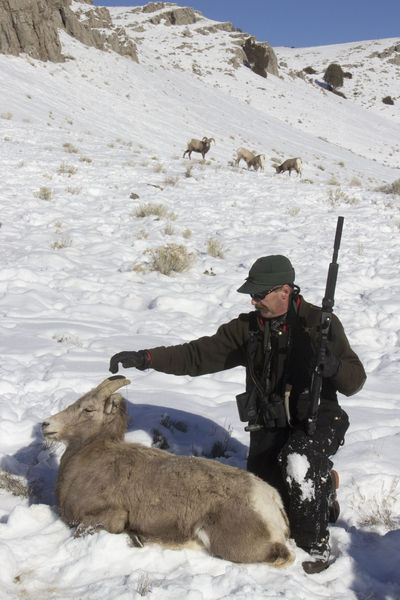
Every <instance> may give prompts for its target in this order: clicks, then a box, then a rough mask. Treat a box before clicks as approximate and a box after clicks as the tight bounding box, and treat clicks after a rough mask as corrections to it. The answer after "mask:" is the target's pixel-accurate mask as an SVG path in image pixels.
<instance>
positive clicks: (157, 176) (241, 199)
mask: <svg viewBox="0 0 400 600" xmlns="http://www.w3.org/2000/svg"><path fill="white" fill-rule="evenodd" d="M75 4H76V6H75V8H76V10H78V9H79V10H82V6H83V5H82V4H80V3H79V4H78V3H75ZM163 10H164V9H163ZM110 12H111V14H112V15H113V19H114V23H115V26H116V27H117V26H118V24H120V25H123V26H124V27H125V28H126V29H127V30H129V31H130V32H131V35H132V38H133V39H134V40H135V41H136V43H137V45H138V56H139V61H140V62H139V63H138V64H137V63H135V62H133V61H131V60H129V59H127V58H123V57H121V56H119V55H116V54H113V53H112V52H109V53H102V52H100V51H97V50H95V49H91V48H86V47H83V46H82V45H81V44H79V43H77V42H76V41H74V40H73V39H71V38H69V37H68V36H66V35H65V34H64V35H62V43H63V48H64V52H65V54H66V55H68V56H69V60H67V61H66V62H65V63H63V64H52V63H40V62H37V61H33V60H30V59H27V58H26V57H20V58H16V57H8V56H1V55H0V76H1V81H2V89H3V90H7V93H6V94H2V95H1V97H0V125H1V150H0V151H1V161H0V206H1V216H0V222H1V227H0V249H1V257H2V260H1V266H0V315H1V317H2V318H1V322H0V328H1V336H0V347H1V360H0V374H1V377H0V465H1V468H2V469H3V470H5V471H7V472H8V473H9V475H7V476H6V480H5V479H4V477H5V475H4V471H1V472H0V485H1V489H0V555H1V560H0V598H1V599H2V600H3V598H4V599H5V600H8V599H11V598H25V599H28V600H34V599H37V598H40V599H41V600H46V599H47V598H48V599H50V598H51V599H53V600H64V599H67V598H68V599H70V598H71V599H72V598H74V599H76V598H81V599H82V600H87V599H90V600H97V599H98V598H99V599H100V598H101V599H102V600H103V599H104V598H107V600H112V599H116V600H117V599H118V600H126V599H128V598H135V597H138V596H139V595H149V597H152V596H154V597H157V599H168V600H169V599H172V598H173V599H174V600H176V598H180V597H183V596H189V597H191V598H196V599H199V600H202V599H204V600H214V599H222V598H227V597H229V598H236V599H237V600H239V599H240V600H241V599H242V598H248V597H253V598H255V599H256V600H258V599H261V598H265V597H270V598H278V597H279V598H285V599H290V600H292V599H296V600H303V599H306V598H310V597H312V598H316V599H317V598H321V599H322V598H324V599H330V600H337V599H338V598H346V600H347V599H349V600H353V599H356V598H357V599H360V598H379V599H391V600H394V599H395V598H396V599H397V598H399V597H400V582H399V575H398V560H397V555H398V547H399V535H398V534H399V513H400V490H399V477H400V470H399V466H398V455H399V452H400V406H399V400H398V372H399V363H400V351H399V342H398V340H399V334H400V319H399V315H398V298H399V294H400V282H399V276H398V267H399V248H400V243H399V224H400V216H399V195H398V194H397V195H396V194H388V193H385V192H384V191H382V189H379V188H382V186H384V185H388V184H391V183H392V182H394V181H396V180H398V179H399V177H400V171H399V168H398V166H399V165H398V154H396V153H397V152H398V140H399V139H400V138H399V127H400V125H399V122H398V119H397V117H396V116H393V115H392V114H391V113H390V112H385V111H383V112H382V114H377V112H376V111H375V109H374V108H368V107H367V106H366V105H365V103H364V102H361V101H360V97H361V96H359V97H357V98H354V99H353V98H349V99H348V100H343V99H341V98H339V97H336V96H334V95H332V94H327V93H326V92H324V91H323V90H322V88H321V86H319V85H316V84H313V83H312V82H311V83H310V82H308V81H303V80H302V79H300V78H298V77H296V78H293V77H291V76H290V75H289V70H291V69H293V70H297V69H300V68H303V67H304V66H307V65H308V64H309V63H311V62H312V63H313V66H314V68H316V69H317V67H318V69H319V68H321V72H322V70H323V66H324V65H325V64H327V63H329V62H330V61H331V57H332V47H327V48H324V47H321V48H317V49H308V50H309V52H310V53H311V54H312V56H313V57H314V58H313V60H311V58H310V56H311V54H310V56H308V57H307V60H306V59H305V58H304V63H305V64H303V59H302V58H301V57H299V58H296V60H297V61H298V62H297V63H295V61H294V60H293V64H291V61H290V59H289V55H290V54H291V53H292V52H296V50H293V49H276V52H277V55H278V58H279V61H280V62H282V61H285V62H286V63H287V65H288V67H287V69H286V67H281V77H274V76H271V75H269V76H268V78H267V79H263V78H260V77H259V76H257V75H254V73H252V72H251V71H250V70H249V69H248V68H246V67H243V66H238V67H234V66H232V65H230V63H229V61H227V57H228V59H229V57H231V56H232V55H233V53H232V52H230V48H231V45H232V43H233V44H234V42H235V36H236V34H237V33H238V32H232V31H229V30H225V29H224V28H222V29H218V28H217V29H215V30H214V29H212V30H211V31H210V32H209V34H208V35H204V32H203V33H200V32H197V31H196V28H198V27H200V26H201V25H203V26H204V25H206V26H211V25H212V24H213V22H210V23H209V22H208V20H207V19H205V18H204V21H198V22H197V23H195V24H192V25H184V26H167V25H164V24H163V23H160V24H159V25H152V24H149V23H138V22H136V25H135V19H139V20H140V19H141V20H142V21H143V20H144V19H143V18H142V17H141V15H140V13H138V12H134V11H132V10H131V9H121V8H118V9H110ZM129 24H130V25H131V27H130V28H129V27H128V25H129ZM135 28H138V29H140V31H138V30H136V29H135ZM188 31H189V33H188ZM188 39H189V40H190V43H191V45H192V48H190V49H188V47H187V46H183V47H182V48H181V47H180V45H181V44H183V43H185V40H186V42H187V40H188ZM387 42H388V45H390V44H391V41H378V42H365V47H366V53H367V52H369V45H370V46H371V48H373V47H374V46H375V45H376V44H382V47H386V45H387ZM346 46H348V45H346ZM194 48H196V52H194ZM336 48H337V49H338V54H335V56H334V58H335V60H336V57H340V56H341V55H340V52H341V51H342V50H341V49H340V47H336ZM343 50H344V49H343ZM286 52H287V53H288V56H286V55H285V54H284V53H286ZM301 52H306V50H302V51H301ZM306 56H307V55H306ZM193 62H195V63H196V65H198V66H197V67H196V68H195V69H193ZM343 62H344V61H343ZM360 62H362V61H360ZM363 68H364V67H363V66H362V65H360V67H358V72H359V73H360V74H362V70H363ZM367 74H368V68H367V67H365V75H367ZM360 77H361V75H360ZM361 79H363V81H367V79H366V77H365V78H362V77H361ZM349 81H350V80H349ZM351 81H352V80H351ZM347 84H348V80H346V83H345V85H346V86H347ZM391 93H392V95H393V97H395V92H393V91H391ZM363 94H364V96H363V98H367V87H365V88H364V91H363ZM396 107H397V102H396V103H395V105H394V107H389V109H390V111H391V110H395V109H396ZM396 114H397V113H396ZM204 135H206V136H212V137H214V138H215V140H216V144H215V145H214V144H212V146H211V149H210V151H209V153H208V154H207V156H206V160H205V161H202V160H201V157H200V158H199V155H195V154H193V155H192V160H191V161H189V160H188V159H183V158H182V154H183V151H184V150H185V148H186V142H187V140H188V139H190V138H191V137H203V136H204ZM242 145H244V146H247V147H249V148H250V149H251V148H254V149H255V150H257V151H258V152H263V153H265V155H266V166H265V171H264V172H254V171H250V172H249V171H247V169H246V168H242V167H239V168H237V167H234V166H232V158H233V156H234V152H235V149H236V148H237V147H238V146H242ZM396 149H397V150H396ZM295 155H299V156H301V157H302V158H303V162H304V172H303V178H302V179H300V178H298V177H297V176H295V175H292V176H291V177H289V176H288V175H287V174H286V175H279V176H278V175H275V170H274V168H273V163H274V162H275V160H274V159H279V160H283V159H284V158H288V157H289V156H295ZM146 212H147V213H148V214H147V216H140V215H141V214H143V213H146ZM338 215H343V216H344V217H345V221H344V231H343V239H342V247H341V250H340V256H339V263H340V268H339V278H338V286H337V295H336V302H335V311H337V313H338V315H339V316H340V318H341V320H342V322H343V323H344V326H345V328H346V331H347V333H348V336H349V338H350V341H351V343H352V346H353V347H354V349H355V350H356V352H358V353H359V355H360V357H361V358H362V360H363V362H364V364H365V367H366V370H367V374H368V380H367V384H366V386H365V388H364V389H363V390H362V391H361V392H360V393H359V394H357V395H356V396H354V397H351V398H345V397H341V398H340V401H341V404H342V405H343V407H344V408H345V410H346V411H347V412H348V413H349V415H350V418H351V427H350V430H349V432H348V435H347V439H346V444H345V446H344V448H342V449H341V450H340V451H339V453H338V455H337V457H336V459H335V464H336V467H337V469H338V470H339V472H340V478H341V487H340V490H339V492H340V497H339V499H340V503H341V506H342V513H341V517H340V520H339V521H338V523H337V524H336V526H335V527H333V528H332V537H331V539H332V553H333V557H334V558H335V559H336V560H335V562H334V563H333V565H332V566H331V567H330V568H329V569H328V570H327V571H326V572H325V573H322V574H320V575H317V576H313V577H309V576H307V575H305V574H304V572H303V571H302V569H301V560H302V559H303V558H304V553H302V551H301V550H298V551H297V560H296V563H295V564H294V565H293V566H291V567H290V568H289V569H287V570H285V571H276V570H274V569H271V568H268V567H266V566H264V565H233V564H231V563H228V562H226V561H221V560H219V559H216V558H212V557H209V556H207V555H206V554H205V553H202V552H195V551H189V550H185V551H172V550H165V549H162V548H159V547H157V546H149V547H146V548H144V549H136V548H130V547H129V546H128V545H127V543H126V540H125V538H124V536H112V535H110V534H107V533H104V532H103V533H99V534H96V535H94V536H91V537H87V538H82V539H74V538H73V537H72V533H71V531H70V529H69V528H68V527H66V526H65V525H64V524H63V523H62V522H61V521H60V519H59V518H58V517H57V513H56V510H55V498H54V494H53V487H54V481H55V478H56V473H57V465H58V461H59V458H60V455H61V453H62V448H61V447H60V448H49V447H45V446H43V444H42V439H41V435H40V428H39V425H38V424H39V423H40V422H41V421H43V419H44V418H46V417H47V416H48V415H50V414H52V413H54V412H56V411H58V410H59V409H61V408H63V407H65V406H67V405H68V404H69V403H71V402H72V401H73V400H75V399H76V398H77V397H79V396H80V395H82V394H83V393H85V392H86V391H88V390H89V389H90V388H91V387H93V386H95V385H97V384H98V383H99V382H100V381H101V380H102V379H104V378H105V377H107V375H108V361H109V357H110V356H111V355H112V354H114V353H115V352H117V351H120V350H124V349H139V348H145V347H151V346H154V345H160V344H172V343H180V342H183V341H188V340H190V339H193V338H195V337H198V336H200V335H207V334H211V333H213V332H214V331H215V330H216V328H217V327H218V325H219V324H221V323H223V322H225V321H227V320H229V319H231V318H234V317H235V316H236V315H237V314H238V313H239V312H243V311H246V310H250V308H251V307H250V304H249V303H248V300H247V299H246V298H244V297H242V295H241V294H237V293H236V289H237V288H238V287H239V285H240V284H241V283H242V281H243V279H244V277H245V276H246V275H247V272H248V268H249V267H250V265H251V264H252V262H253V261H254V260H255V259H256V258H257V257H258V256H261V255H265V254H268V253H284V254H287V255H288V256H289V257H290V258H291V260H292V261H293V264H294V266H295V269H296V280H297V283H298V284H299V285H300V286H301V288H302V291H303V293H304V295H305V296H306V298H307V299H309V300H310V301H312V302H315V303H320V301H321V298H322V296H323V292H324V288H325V278H326V272H327V267H328V264H329V261H330V259H331V253H332V243H333V236H334V231H335V226H336V219H337V216H338ZM171 245H174V246H177V247H179V248H180V250H179V251H180V254H181V256H182V257H185V256H186V257H187V258H188V260H189V258H190V259H191V260H192V262H191V266H190V268H189V269H188V270H186V271H182V272H175V273H172V274H171V275H164V274H161V273H160V272H159V271H158V270H157V269H155V270H154V269H153V270H152V259H153V258H154V252H155V250H156V249H157V248H162V249H164V250H165V248H166V247H170V246H171ZM212 249H214V252H212ZM216 250H217V251H216ZM125 374H126V375H128V376H129V377H130V378H131V379H132V385H131V386H129V388H127V390H126V393H125V392H124V396H125V397H126V398H127V400H128V403H129V413H130V415H131V417H132V422H131V424H130V426H129V430H128V433H127V439H129V440H131V441H140V442H143V443H145V444H148V445H150V444H151V443H154V440H156V439H160V438H157V435H156V433H155V430H158V434H161V435H162V436H163V438H165V440H166V441H167V443H168V445H169V448H170V450H171V451H173V452H179V453H184V454H189V455H190V454H196V455H206V456H210V455H212V454H213V452H212V449H213V447H214V448H215V444H216V443H217V445H219V447H220V448H222V455H221V456H220V457H219V460H222V461H223V462H226V463H228V464H231V465H235V466H239V467H241V468H245V461H246V452H247V445H248V437H247V436H248V434H247V433H245V432H244V430H243V424H242V423H240V422H239V419H238V416H237V412H236V404H235V400H234V398H235V395H236V394H237V393H240V392H241V391H243V385H244V373H243V371H242V369H234V370H232V371H227V372H223V373H217V374H215V375H212V376H205V377H199V378H194V379H190V378H188V377H173V376H168V375H163V374H160V373H155V372H153V371H147V372H143V373H141V372H138V371H126V372H125ZM167 417H168V418H167ZM177 422H183V423H184V424H185V427H184V428H183V429H182V428H180V429H178V428H176V427H174V426H173V425H172V426H171V423H172V424H173V423H177ZM17 484H19V487H17ZM28 485H29V486H30V487H27V486H28ZM10 490H13V491H14V493H15V494H16V495H13V494H12V493H11V491H10ZM24 490H25V492H26V494H27V496H26V497H23V495H22V494H23V492H24Z"/></svg>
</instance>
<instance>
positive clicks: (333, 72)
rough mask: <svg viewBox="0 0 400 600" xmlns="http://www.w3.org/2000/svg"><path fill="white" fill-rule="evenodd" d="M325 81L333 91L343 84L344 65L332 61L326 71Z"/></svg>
mask: <svg viewBox="0 0 400 600" xmlns="http://www.w3.org/2000/svg"><path fill="white" fill-rule="evenodd" d="M324 81H326V83H327V85H328V88H329V89H330V90H331V91H332V90H335V89H336V88H339V87H342V86H343V70H342V67H341V66H340V65H338V64H336V63H331V64H330V65H329V66H328V68H327V69H326V71H325V73H324Z"/></svg>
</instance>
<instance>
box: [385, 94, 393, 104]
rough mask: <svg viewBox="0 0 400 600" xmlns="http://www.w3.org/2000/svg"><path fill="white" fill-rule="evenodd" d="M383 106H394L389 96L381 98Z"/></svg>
mask: <svg viewBox="0 0 400 600" xmlns="http://www.w3.org/2000/svg"><path fill="white" fill-rule="evenodd" d="M382 102H383V104H394V100H393V98H392V97H391V96H385V97H384V98H382Z"/></svg>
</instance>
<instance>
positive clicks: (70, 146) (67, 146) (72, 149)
mask: <svg viewBox="0 0 400 600" xmlns="http://www.w3.org/2000/svg"><path fill="white" fill-rule="evenodd" d="M63 148H64V149H65V151H66V152H70V153H71V154H77V153H78V152H79V150H78V148H75V146H74V145H73V144H70V143H69V142H67V143H66V144H63Z"/></svg>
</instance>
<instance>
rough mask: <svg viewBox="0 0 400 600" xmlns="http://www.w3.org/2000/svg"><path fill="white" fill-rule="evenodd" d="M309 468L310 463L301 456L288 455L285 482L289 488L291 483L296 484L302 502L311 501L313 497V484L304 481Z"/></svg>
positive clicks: (310, 481) (309, 481) (306, 480)
mask: <svg viewBox="0 0 400 600" xmlns="http://www.w3.org/2000/svg"><path fill="white" fill-rule="evenodd" d="M309 468H310V463H309V462H308V459H307V457H306V456H304V455H303V454H297V453H293V454H289V455H288V457H287V474H288V478H287V480H288V482H289V485H290V486H291V485H292V484H293V482H296V483H297V484H298V485H299V486H300V490H301V499H302V500H312V499H313V498H314V496H315V489H314V483H313V482H312V480H311V479H306V474H307V471H308V469H309Z"/></svg>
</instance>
